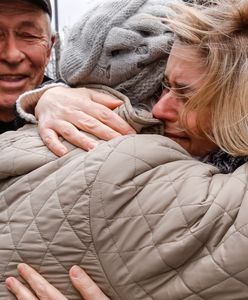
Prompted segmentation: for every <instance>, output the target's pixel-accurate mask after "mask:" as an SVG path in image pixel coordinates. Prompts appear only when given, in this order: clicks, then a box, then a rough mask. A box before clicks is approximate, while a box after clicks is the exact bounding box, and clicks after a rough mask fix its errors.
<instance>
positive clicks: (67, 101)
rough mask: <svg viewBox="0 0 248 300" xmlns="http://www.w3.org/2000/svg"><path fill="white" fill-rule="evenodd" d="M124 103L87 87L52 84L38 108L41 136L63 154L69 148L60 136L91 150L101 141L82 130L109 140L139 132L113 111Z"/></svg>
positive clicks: (52, 149)
mask: <svg viewBox="0 0 248 300" xmlns="http://www.w3.org/2000/svg"><path fill="white" fill-rule="evenodd" d="M121 104H122V102H121V101H120V100H116V99H114V98H113V97H111V96H109V95H106V94H103V93H99V92H96V91H93V90H90V89H86V88H66V87H54V88H51V89H49V90H47V91H46V92H45V93H44V94H43V95H42V97H41V98H40V100H39V102H38V104H37V106H36V108H35V116H36V118H37V119H38V121H39V125H38V130H39V133H40V136H41V138H42V140H43V142H44V143H45V144H46V146H47V147H48V148H49V149H50V150H51V151H52V152H54V153H55V154H56V155H58V156H62V155H64V154H65V153H67V149H66V147H65V146H64V145H63V144H62V143H61V142H60V141H59V138H58V137H59V136H62V137H63V138H64V139H65V140H67V141H68V142H70V143H71V144H73V145H75V146H77V147H79V148H82V149H84V150H90V149H93V148H94V147H95V146H96V145H97V142H96V141H95V140H93V139H92V138H89V137H88V136H87V135H85V134H84V133H83V132H82V131H80V130H83V131H86V132H88V133H91V134H93V135H95V136H96V137H98V138H100V139H103V140H106V141H108V140H111V139H112V138H114V137H117V136H120V135H125V134H129V133H135V131H134V129H133V128H132V127H130V125H129V124H128V123H126V122H125V121H124V120H123V119H122V118H121V117H119V116H118V115H117V114H116V113H114V112H113V111H112V109H115V108H116V107H118V106H119V105H121Z"/></svg>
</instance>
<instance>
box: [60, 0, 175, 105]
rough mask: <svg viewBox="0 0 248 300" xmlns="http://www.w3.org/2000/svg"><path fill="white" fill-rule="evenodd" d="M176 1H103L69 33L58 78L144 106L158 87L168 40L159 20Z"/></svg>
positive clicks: (165, 57) (165, 27) (168, 37)
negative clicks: (93, 85) (120, 95)
mask: <svg viewBox="0 0 248 300" xmlns="http://www.w3.org/2000/svg"><path fill="white" fill-rule="evenodd" d="M176 1H179V0H107V1H106V0H105V1H101V3H100V4H99V3H98V4H97V5H96V6H95V7H93V8H92V9H91V10H89V11H88V12H87V13H86V14H85V15H84V16H83V17H82V18H81V20H79V22H77V23H76V24H75V25H74V27H73V28H72V29H71V30H70V32H69V35H68V38H67V41H66V42H65V45H64V47H63V51H62V55H61V61H60V72H61V77H62V79H64V80H65V81H66V82H67V83H68V84H70V85H72V86H79V85H82V84H86V83H96V84H104V85H107V86H110V87H112V88H115V89H116V90H118V91H119V92H122V93H123V94H125V95H126V96H127V97H129V99H130V100H131V102H132V104H137V103H140V102H142V103H146V104H148V103H149V100H151V97H152V96H153V95H154V93H155V92H156V91H157V90H158V88H159V86H160V85H161V81H162V77H163V72H164V68H165V63H166V60H167V57H168V52H169V50H170V47H171V44H172V41H173V35H172V33H171V32H170V31H169V30H168V28H167V26H166V25H165V24H163V22H162V21H161V20H159V18H155V16H156V17H165V16H167V14H171V13H172V10H171V9H170V8H169V6H168V4H169V3H175V2H176Z"/></svg>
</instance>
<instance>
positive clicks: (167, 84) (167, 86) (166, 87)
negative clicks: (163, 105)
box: [162, 81, 171, 91]
mask: <svg viewBox="0 0 248 300" xmlns="http://www.w3.org/2000/svg"><path fill="white" fill-rule="evenodd" d="M162 88H163V90H167V91H169V90H170V89H171V87H170V84H169V82H167V81H163V82H162Z"/></svg>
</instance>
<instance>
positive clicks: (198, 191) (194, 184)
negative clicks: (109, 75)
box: [7, 0, 248, 300]
mask: <svg viewBox="0 0 248 300" xmlns="http://www.w3.org/2000/svg"><path fill="white" fill-rule="evenodd" d="M172 9H173V10H174V12H175V15H174V16H173V18H171V19H170V18H167V19H163V20H162V22H166V24H168V26H169V27H170V29H171V30H172V31H173V32H174V33H175V42H174V44H173V46H172V49H171V52H170V56H169V60H168V62H167V65H166V69H165V74H164V75H165V76H164V77H165V79H164V90H163V93H162V95H161V97H160V99H159V101H158V102H157V103H156V104H155V106H154V107H153V110H152V112H153V115H154V116H155V117H156V118H158V119H160V120H162V121H163V123H164V128H165V129H164V135H165V137H168V138H169V139H168V138H164V137H159V136H152V137H151V136H145V135H136V136H131V137H123V138H118V139H116V140H115V141H113V142H110V143H107V144H102V145H101V147H99V148H96V150H95V151H93V152H92V153H90V154H89V155H88V158H91V157H92V160H88V161H87V163H89V162H92V161H93V158H95V159H96V160H97V162H98V163H99V161H100V154H101V155H105V158H106V159H104V162H103V163H102V168H100V172H99V173H98V174H97V176H99V178H97V179H96V181H97V183H98V184H100V185H97V188H96V186H94V184H93V185H92V190H91V193H93V194H94V193H96V195H100V196H99V197H100V198H101V199H100V200H99V201H98V202H97V203H98V205H100V208H102V209H103V210H104V213H107V214H108V213H109V214H110V216H109V218H108V222H109V224H110V225H109V226H107V227H106V228H107V229H108V230H109V231H111V232H112V235H110V236H111V238H113V240H114V245H115V247H117V249H118V255H119V256H118V255H117V256H115V254H116V253H115V252H111V253H112V254H113V253H114V254H113V256H114V262H113V264H117V265H118V266H119V263H120V262H119V258H120V260H121V261H124V262H125V263H124V264H125V267H126V268H127V271H128V272H127V273H125V271H123V274H122V276H118V274H116V273H115V274H113V272H108V271H107V274H108V276H109V278H110V279H109V278H108V279H109V280H111V276H113V278H115V279H113V281H112V284H113V285H112V286H111V287H112V288H113V289H114V291H115V292H116V293H117V294H118V296H119V297H120V298H122V299H159V300H160V299H161V300H164V299H167V300H179V299H192V300H193V299H211V300H218V299H240V300H241V299H247V294H248V281H247V278H248V272H247V265H248V259H247V255H246V253H247V250H248V243H247V228H248V221H247V217H246V216H247V213H246V208H247V205H248V198H247V195H246V191H247V165H246V164H245V161H246V156H247V154H248V137H247V134H248V133H247V122H248V114H247V112H248V106H247V104H246V101H247V97H248V88H247V80H248V70H247V68H248V51H247V49H248V48H247V45H248V29H247V28H248V3H247V1H245V0H224V1H218V2H216V4H215V5H214V6H212V7H211V8H205V7H197V6H196V7H195V6H194V7H188V6H186V5H183V4H182V5H181V4H179V5H174V6H172ZM171 140H173V141H174V142H175V143H174V142H173V141H171ZM132 141H133V142H132ZM178 144H179V145H180V146H179V145H178ZM119 145H120V147H119ZM109 148H111V151H109V152H108V149H109ZM116 149H117V150H116ZM130 149H131V150H130ZM185 150H186V151H185ZM106 153H107V155H106ZM112 154H114V155H113V156H111V155H112ZM119 154H120V155H119ZM189 154H190V155H191V156H193V158H192V157H191V156H190V155H189ZM109 156H111V157H112V160H113V161H114V163H113V165H111V166H112V167H113V169H111V168H108V160H111V159H109ZM121 157H122V158H123V161H124V163H123V161H122V160H121V159H120V158H121ZM130 157H134V159H133V160H132V163H130V164H129V159H131V158H130ZM199 160H204V161H206V162H208V163H211V164H214V165H215V166H218V167H220V168H221V169H222V171H223V172H226V173H230V172H233V171H234V170H235V172H233V173H232V174H228V175H226V174H222V173H221V172H220V171H219V170H218V169H217V168H215V167H212V166H211V165H210V164H203V163H202V162H200V161H199ZM113 161H112V162H113ZM134 166H135V168H134ZM127 169H130V173H132V175H130V177H125V176H124V175H123V173H125V172H126V170H127ZM113 170H119V172H116V174H114V177H113V175H111V173H112V171H113ZM141 170H143V171H141ZM121 171H122V172H121ZM150 171H151V172H150ZM91 174H92V173H91ZM111 178H112V180H111ZM112 181H113V182H114V185H113V186H112V185H111V188H110V192H108V188H109V184H110V182H112ZM127 182H128V184H127ZM94 187H95V188H96V189H95V190H94ZM104 187H105V189H104ZM132 187H135V188H134V190H135V191H134V192H133V193H132V192H131V190H132ZM122 188H124V190H123V189H122ZM152 192H153V193H152ZM115 193H116V197H115V196H113V199H112V200H115V201H113V202H108V201H109V197H110V198H111V197H112V195H115ZM129 193H130V195H128V194H129ZM156 195H157V196H156ZM119 202H120V206H119V207H118V205H117V204H116V203H119ZM134 202H135V203H138V205H137V206H135V208H136V210H135V209H134V210H133V209H132V206H130V205H131V204H133V203H134ZM102 203H105V205H106V206H101V204H102ZM107 205H109V206H108V208H109V209H110V211H111V212H110V211H108V210H105V209H106V207H107ZM116 205H117V206H116ZM100 208H99V210H100ZM140 210H141V211H142V212H143V215H142V216H143V217H144V218H142V217H141V219H142V220H143V221H144V222H142V221H141V223H139V220H140V219H139V216H138V218H136V217H137V214H138V215H139V213H138V212H139V211H140ZM115 213H116V214H117V215H118V216H119V217H120V218H116V215H115ZM97 216H98V219H97V220H98V222H99V223H101V218H103V215H102V214H101V213H100V212H99V215H97ZM117 219H118V220H117ZM116 220H117V221H116ZM125 220H127V221H128V222H127V223H125ZM132 220H135V222H137V223H135V222H134V223H133V222H132ZM115 221H116V223H115ZM130 224H132V225H133V226H132V225H130ZM135 224H136V225H137V224H138V225H139V226H135ZM141 224H142V225H143V226H144V228H145V231H144V232H141V233H140V232H139V230H140V228H142V225H141ZM118 225H119V226H120V227H119V230H120V231H118V234H117V231H115V226H118ZM97 226H100V224H97ZM124 227H126V228H128V231H127V232H125V233H126V236H125V238H124V239H123V240H122V235H121V233H122V229H123V230H124V231H125V229H124ZM97 228H98V229H99V227H97ZM106 228H105V229H106ZM94 229H96V228H94ZM146 229H147V231H146ZM141 231H142V230H141ZM97 232H98V233H100V232H101V231H100V230H98V231H97ZM128 232H129V234H127V233H128ZM115 234H116V235H115ZM103 239H104V238H103ZM104 240H105V242H106V243H107V244H108V242H109V243H111V242H110V240H108V239H106V237H105V239H104ZM130 240H131V241H130ZM137 240H138V242H137ZM95 242H96V247H97V249H98V250H99V254H102V255H103V256H104V255H106V257H107V254H108V253H109V252H108V250H109V249H108V248H107V250H106V249H105V251H106V252H105V251H103V252H101V249H99V245H100V244H99V243H100V242H99V243H98V241H97V239H95ZM136 242H137V244H138V246H137V247H136V246H135V247H134V248H132V243H136ZM105 246H106V245H104V247H105ZM106 247H108V246H106ZM103 262H104V263H106V261H105V260H104V258H103ZM101 266H102V265H101ZM25 267H26V268H29V267H27V266H25ZM105 267H106V266H105ZM106 269H107V267H106ZM26 270H27V269H26ZM28 270H30V272H33V271H32V269H28ZM116 270H117V269H116ZM140 270H141V271H140ZM77 271H78V269H77ZM111 271H113V270H112V269H111ZM139 271H140V272H139ZM117 273H118V272H117ZM141 273H142V275H141ZM32 274H34V273H32ZM22 275H23V277H24V278H26V279H27V281H28V282H29V283H30V285H31V287H33V288H34V290H36V285H37V284H39V282H40V280H43V279H42V278H41V277H39V275H37V277H36V281H35V280H31V281H29V274H28V273H22ZM115 276H118V279H119V281H118V282H116V281H115V280H116V277H115ZM84 278H85V277H84ZM72 279H73V278H72ZM95 279H97V276H95ZM129 280H130V281H129ZM82 282H83V281H82ZM7 283H8V281H7ZM43 284H44V286H47V289H46V292H42V291H40V290H39V291H38V292H37V294H38V295H36V296H35V295H34V294H32V293H31V292H28V293H29V297H30V299H47V300H48V299H59V298H58V294H57V297H54V294H53V292H54V291H53V290H52V289H51V286H50V285H49V284H48V283H47V282H43ZM83 284H84V283H83ZM99 284H100V285H101V284H102V282H99ZM90 285H92V282H91V283H90ZM102 286H104V284H102ZM8 287H9V289H10V290H11V291H12V292H14V293H15V295H16V296H17V298H18V299H19V300H23V299H26V298H24V297H23V295H24V294H23V293H24V290H25V288H24V287H22V286H21V285H20V284H19V283H18V281H17V280H14V279H12V285H9V284H8ZM93 287H94V289H95V288H96V286H95V285H93ZM128 287H130V289H128ZM47 291H48V292H47ZM123 291H128V292H129V293H130V294H126V293H124V292H123ZM96 292H97V293H99V290H97V291H96ZM107 292H109V291H107V290H106V293H107ZM57 293H59V292H58V291H57ZM110 294H111V293H110ZM110 294H109V295H110ZM82 295H83V294H82ZM130 295H131V296H130ZM59 296H60V297H61V299H64V298H63V296H62V294H59ZM111 296H112V298H113V299H118V297H115V294H114V293H112V294H111ZM86 297H88V295H86ZM86 299H89V300H91V298H86ZM92 299H98V300H100V299H106V297H105V296H104V295H102V294H95V295H92Z"/></svg>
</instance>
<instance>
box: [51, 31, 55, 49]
mask: <svg viewBox="0 0 248 300" xmlns="http://www.w3.org/2000/svg"><path fill="white" fill-rule="evenodd" d="M55 42H56V35H55V34H53V35H52V36H51V48H52V47H53V45H54V44H55Z"/></svg>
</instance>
